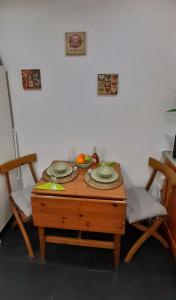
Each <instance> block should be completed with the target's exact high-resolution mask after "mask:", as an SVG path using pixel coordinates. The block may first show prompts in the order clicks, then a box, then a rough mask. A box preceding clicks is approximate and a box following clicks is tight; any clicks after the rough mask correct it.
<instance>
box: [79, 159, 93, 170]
mask: <svg viewBox="0 0 176 300" xmlns="http://www.w3.org/2000/svg"><path fill="white" fill-rule="evenodd" d="M91 164H92V159H91V161H90V162H88V163H85V164H79V163H77V162H76V165H77V167H79V168H82V169H86V168H88V167H90V165H91Z"/></svg>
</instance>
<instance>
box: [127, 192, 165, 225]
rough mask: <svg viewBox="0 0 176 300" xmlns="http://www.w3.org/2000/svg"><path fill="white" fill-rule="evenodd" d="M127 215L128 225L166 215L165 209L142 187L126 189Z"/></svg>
mask: <svg viewBox="0 0 176 300" xmlns="http://www.w3.org/2000/svg"><path fill="white" fill-rule="evenodd" d="M126 192H127V213H126V218H127V221H128V222H129V223H134V222H137V221H141V220H145V219H148V218H153V217H156V216H163V215H167V211H166V209H165V207H164V206H163V205H162V204H161V203H159V202H158V201H156V200H155V199H154V198H153V197H152V195H151V194H150V193H149V192H147V191H146V190H145V189H144V188H143V187H132V188H130V189H127V191H126Z"/></svg>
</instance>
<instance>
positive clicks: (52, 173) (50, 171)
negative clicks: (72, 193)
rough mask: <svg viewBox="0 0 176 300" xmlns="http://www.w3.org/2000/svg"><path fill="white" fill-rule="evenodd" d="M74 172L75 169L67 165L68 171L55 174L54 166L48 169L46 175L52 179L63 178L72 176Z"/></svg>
mask: <svg viewBox="0 0 176 300" xmlns="http://www.w3.org/2000/svg"><path fill="white" fill-rule="evenodd" d="M72 172H73V167H72V166H70V165H69V164H67V169H66V171H65V172H63V173H54V171H53V167H52V165H51V166H50V167H49V168H48V169H47V171H46V173H47V174H48V175H49V176H50V177H57V178H62V177H66V176H68V175H70V174H71V173H72Z"/></svg>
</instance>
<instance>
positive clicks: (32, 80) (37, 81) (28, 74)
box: [21, 69, 41, 90]
mask: <svg viewBox="0 0 176 300" xmlns="http://www.w3.org/2000/svg"><path fill="white" fill-rule="evenodd" d="M21 76H22V83H23V89H24V90H40V89H41V77H40V70H39V69H31V70H21Z"/></svg>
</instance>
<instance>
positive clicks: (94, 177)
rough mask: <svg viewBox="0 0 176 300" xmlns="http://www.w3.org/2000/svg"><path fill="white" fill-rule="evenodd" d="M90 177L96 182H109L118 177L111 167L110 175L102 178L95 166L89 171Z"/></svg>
mask: <svg viewBox="0 0 176 300" xmlns="http://www.w3.org/2000/svg"><path fill="white" fill-rule="evenodd" d="M91 177H92V178H93V179H94V180H95V181H98V182H102V183H111V182H114V181H116V180H117V179H118V178H119V174H118V173H117V172H116V171H115V170H114V169H113V173H112V176H111V177H108V178H103V177H102V176H100V175H99V173H98V168H96V169H94V170H93V171H92V172H91Z"/></svg>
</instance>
